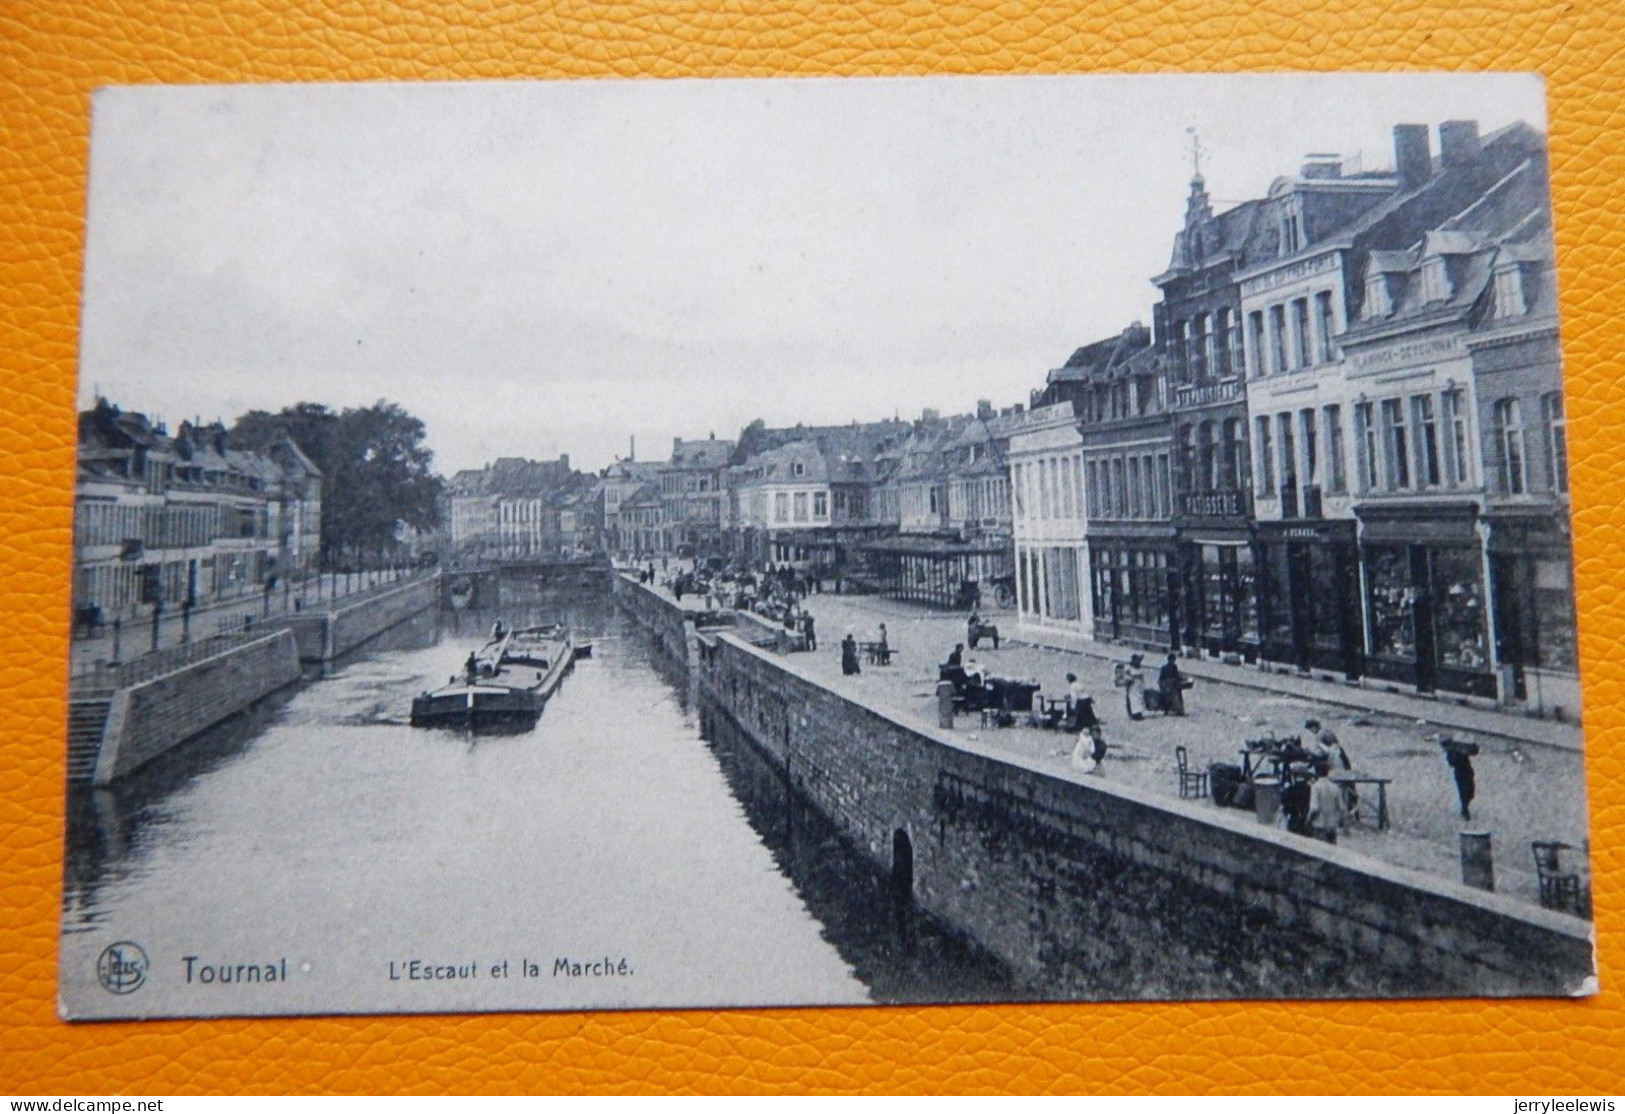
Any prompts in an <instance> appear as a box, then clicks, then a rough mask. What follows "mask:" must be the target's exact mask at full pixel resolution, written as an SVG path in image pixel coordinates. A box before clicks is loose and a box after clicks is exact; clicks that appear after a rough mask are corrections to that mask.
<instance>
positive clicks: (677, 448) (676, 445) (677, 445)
mask: <svg viewBox="0 0 1625 1114" xmlns="http://www.w3.org/2000/svg"><path fill="white" fill-rule="evenodd" d="M682 451H683V439H682V438H681V437H673V438H672V439H671V455H672V456H676V455H677V454H678V453H680V452H682Z"/></svg>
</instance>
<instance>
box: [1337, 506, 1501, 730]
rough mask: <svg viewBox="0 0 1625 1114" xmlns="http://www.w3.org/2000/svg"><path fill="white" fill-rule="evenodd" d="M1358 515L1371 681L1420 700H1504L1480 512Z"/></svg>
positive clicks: (1448, 509) (1435, 509) (1382, 510)
mask: <svg viewBox="0 0 1625 1114" xmlns="http://www.w3.org/2000/svg"><path fill="white" fill-rule="evenodd" d="M1356 513H1357V514H1358V515H1359V516H1360V527H1361V528H1360V556H1361V560H1362V562H1363V564H1364V572H1365V585H1366V638H1367V646H1368V654H1367V659H1366V668H1367V671H1368V672H1369V674H1370V675H1371V676H1372V677H1376V678H1380V679H1382V680H1387V681H1396V682H1400V683H1402V684H1408V685H1413V686H1415V688H1416V690H1417V691H1418V692H1454V693H1461V694H1463V695H1468V696H1482V697H1488V698H1492V699H1494V698H1497V697H1498V695H1499V692H1498V690H1499V685H1498V682H1497V677H1496V668H1495V663H1494V659H1493V656H1492V655H1491V653H1490V629H1489V609H1488V606H1487V603H1486V601H1487V593H1486V591H1485V584H1484V545H1483V541H1482V539H1481V537H1480V536H1479V532H1478V514H1477V507H1476V506H1475V505H1474V504H1471V503H1463V504H1435V505H1432V506H1428V507H1425V508H1404V507H1394V508H1386V507H1362V508H1358V509H1357V511H1356Z"/></svg>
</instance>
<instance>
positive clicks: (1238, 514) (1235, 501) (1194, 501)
mask: <svg viewBox="0 0 1625 1114" xmlns="http://www.w3.org/2000/svg"><path fill="white" fill-rule="evenodd" d="M1177 505H1178V508H1179V513H1180V515H1181V516H1182V517H1185V518H1246V517H1247V515H1248V513H1249V508H1248V506H1247V495H1246V493H1245V492H1242V491H1235V490H1229V491H1182V492H1180V493H1179V499H1178V504H1177Z"/></svg>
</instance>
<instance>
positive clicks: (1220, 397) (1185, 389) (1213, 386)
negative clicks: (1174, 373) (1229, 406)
mask: <svg viewBox="0 0 1625 1114" xmlns="http://www.w3.org/2000/svg"><path fill="white" fill-rule="evenodd" d="M1242 393H1243V390H1242V384H1241V380H1240V379H1220V380H1216V381H1214V382H1210V383H1186V384H1183V385H1181V386H1178V387H1175V388H1174V405H1175V406H1178V407H1181V408H1184V407H1189V406H1212V405H1214V404H1215V403H1220V402H1238V401H1240V399H1241V397H1242Z"/></svg>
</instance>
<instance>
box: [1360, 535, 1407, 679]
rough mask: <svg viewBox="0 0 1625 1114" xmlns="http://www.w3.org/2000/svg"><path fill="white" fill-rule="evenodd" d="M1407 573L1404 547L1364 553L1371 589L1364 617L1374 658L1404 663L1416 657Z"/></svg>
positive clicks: (1372, 549)
mask: <svg viewBox="0 0 1625 1114" xmlns="http://www.w3.org/2000/svg"><path fill="white" fill-rule="evenodd" d="M1410 573H1411V561H1410V551H1409V550H1408V549H1406V548H1404V547H1403V546H1372V547H1370V548H1369V549H1367V550H1366V581H1367V584H1368V585H1369V589H1370V607H1369V608H1368V609H1367V614H1368V615H1369V617H1370V623H1371V631H1370V638H1371V652H1372V654H1374V655H1376V656H1377V657H1384V658H1398V659H1401V660H1407V661H1414V660H1415V658H1416V618H1415V612H1414V607H1413V604H1414V596H1413V594H1412V589H1411V575H1410Z"/></svg>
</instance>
